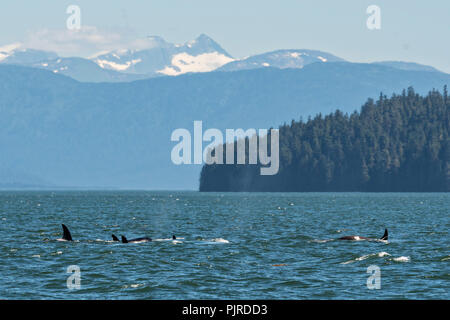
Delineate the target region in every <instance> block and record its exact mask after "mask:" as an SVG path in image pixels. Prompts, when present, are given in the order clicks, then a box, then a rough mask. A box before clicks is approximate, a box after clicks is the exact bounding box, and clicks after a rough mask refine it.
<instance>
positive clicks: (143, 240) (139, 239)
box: [122, 236, 152, 243]
mask: <svg viewBox="0 0 450 320" xmlns="http://www.w3.org/2000/svg"><path fill="white" fill-rule="evenodd" d="M149 241H152V238H149V237H141V238H134V239H129V240H128V239H127V238H126V237H125V236H122V243H133V242H149Z"/></svg>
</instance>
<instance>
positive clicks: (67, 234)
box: [62, 224, 73, 241]
mask: <svg viewBox="0 0 450 320" xmlns="http://www.w3.org/2000/svg"><path fill="white" fill-rule="evenodd" d="M62 228H63V237H62V239H63V240H66V241H73V240H72V235H71V234H70V231H69V228H67V227H66V225H65V224H62Z"/></svg>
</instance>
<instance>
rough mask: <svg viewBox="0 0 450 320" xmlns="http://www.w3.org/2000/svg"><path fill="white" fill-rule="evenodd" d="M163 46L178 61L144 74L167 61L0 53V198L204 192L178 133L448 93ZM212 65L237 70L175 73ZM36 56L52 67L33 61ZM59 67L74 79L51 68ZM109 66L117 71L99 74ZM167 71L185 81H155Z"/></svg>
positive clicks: (296, 59) (332, 68) (326, 60)
mask: <svg viewBox="0 0 450 320" xmlns="http://www.w3.org/2000/svg"><path fill="white" fill-rule="evenodd" d="M200 40H201V41H200ZM152 41H153V40H152ZM155 41H157V42H160V43H165V42H163V40H162V39H160V38H156V40H155ZM200 44H202V45H200ZM203 44H207V45H208V46H209V48H210V49H208V50H210V51H209V52H206V51H205V50H206V49H204V47H203ZM164 45H166V46H167V47H168V49H167V50H169V49H170V50H174V51H173V54H172V55H170V58H167V57H166V58H163V57H164V55H165V53H164V54H163V53H162V52H169V51H165V50H160V49H158V50H159V55H160V58H161V60H159V62H158V63H157V62H156V60H155V61H153V62H151V61H150V60H149V62H146V63H145V64H144V63H143V61H144V60H145V59H146V58H145V57H146V55H147V56H150V55H152V54H154V56H157V53H156V52H157V51H158V50H156V49H154V51H152V50H151V49H148V50H147V51H145V52H140V53H139V52H134V53H133V52H131V51H128V52H122V53H121V55H118V57H120V59H118V58H117V57H114V56H113V53H108V54H106V53H105V54H102V55H97V56H96V57H93V58H92V59H82V58H61V57H58V56H55V55H52V54H51V53H43V52H38V53H37V52H35V51H31V50H29V49H20V48H15V49H11V48H9V49H10V50H3V51H2V50H0V59H2V63H0V154H1V155H2V157H0V179H1V180H2V181H3V187H5V188H8V187H11V186H18V187H20V186H31V187H33V186H41V187H42V186H46V187H51V186H54V187H67V188H72V187H83V188H132V189H196V188H197V187H198V181H199V174H200V170H201V165H181V166H177V165H175V164H173V163H172V162H171V158H170V155H171V151H172V148H173V147H174V146H175V144H176V143H175V142H172V141H171V139H170V138H171V133H172V132H173V131H174V130H175V129H178V128H186V129H188V130H189V131H190V132H191V133H192V132H193V121H195V120H201V121H203V130H206V129H208V128H217V129H219V130H223V132H224V130H225V129H226V128H233V129H237V128H243V129H248V128H256V129H258V128H270V127H278V126H279V125H281V124H283V123H285V122H290V121H291V120H293V119H295V120H298V119H299V118H300V117H304V118H306V117H308V116H312V115H315V114H317V113H322V114H324V113H329V112H332V111H334V110H336V109H337V108H339V109H340V110H342V111H343V112H353V111H354V110H357V109H359V108H360V106H361V105H362V104H363V103H364V102H366V100H367V99H368V98H369V97H372V98H377V97H378V96H379V95H380V92H383V93H384V94H386V95H390V94H392V93H394V92H395V93H401V91H402V90H403V89H405V88H408V87H409V86H413V87H414V89H415V90H416V92H418V93H422V94H425V93H427V92H428V91H429V90H431V89H432V88H437V89H441V88H442V87H443V86H444V85H445V84H449V83H450V75H449V74H446V73H443V72H439V71H437V70H435V69H430V68H431V67H427V66H423V65H417V64H412V63H402V62H379V63H351V62H347V61H344V60H343V59H340V58H338V57H335V56H333V55H331V54H327V53H324V52H320V51H313V50H279V51H276V52H272V53H267V54H263V55H259V56H253V57H248V58H246V59H241V60H236V59H233V58H232V57H231V56H229V55H228V54H227V53H226V52H225V51H224V50H223V49H221V48H220V46H219V45H217V44H216V43H215V42H213V41H212V40H211V41H210V40H209V38H207V37H206V36H201V37H199V38H197V40H196V41H195V42H188V43H186V44H185V45H181V46H178V47H177V46H176V45H171V44H167V43H165V44H164ZM158 48H159V47H158ZM177 48H178V49H177ZM188 49H189V50H191V51H185V50H188ZM23 50H25V51H23ZM176 50H179V51H176ZM137 53H139V55H135V54H137ZM117 54H118V53H117ZM205 54H212V56H214V57H216V58H217V57H220V59H219V58H218V59H216V60H214V59H215V58H214V59H213V60H214V61H216V62H217V61H219V60H220V61H222V62H223V59H233V60H232V61H231V60H230V61H229V62H228V63H224V64H222V65H221V66H220V67H217V68H215V69H213V70H212V72H207V71H206V69H201V70H199V69H195V71H196V72H194V71H192V69H190V70H191V71H186V69H183V68H184V67H183V66H182V64H180V65H179V67H178V66H177V65H176V64H173V61H174V59H173V57H174V56H177V55H190V56H192V57H195V58H196V59H197V58H198V56H202V55H205ZM38 56H39V57H40V58H39V59H41V58H44V60H41V61H36V60H34V58H33V57H38ZM125 57H126V58H125ZM138 57H139V58H138ZM113 58H116V59H117V60H113ZM135 58H136V59H142V60H143V61H141V62H139V63H135V64H134V65H133V64H130V66H129V67H128V68H127V69H128V73H126V72H124V71H120V70H114V67H116V65H115V64H114V63H116V64H119V62H118V61H119V60H120V61H122V60H121V59H123V61H132V60H136V59H135ZM36 59H37V58H36ZM45 59H47V60H45ZM96 59H97V61H96ZM164 59H166V60H164ZM221 59H222V60H221ZM58 60H61V62H59V64H61V63H63V62H64V63H67V64H66V66H67V69H64V67H60V68H63V70H60V69H53V68H54V67H55V66H56V65H57V64H58ZM103 60H106V61H109V62H114V63H110V64H109V65H108V64H107V63H105V62H102V63H103V66H100V65H99V64H98V63H99V61H103ZM194 60H195V59H194ZM200 60H201V59H200ZM44 61H46V62H44ZM52 61H53V62H52ZM69 61H70V62H71V63H72V64H69ZM196 61H199V60H198V59H197V60H196ZM52 63H53V64H52ZM140 63H143V64H142V65H141V66H139V64H140ZM152 63H154V64H152ZM169 63H170V64H169ZM202 63H203V62H202ZM264 63H268V64H269V65H268V66H266V65H263V64H264ZM42 64H47V66H46V67H44V66H43V65H42ZM122 64H123V63H122ZM218 64H220V63H217V64H216V65H218ZM37 65H41V67H36V66H37ZM81 65H82V66H83V68H81V67H80V66H81ZM123 65H126V63H125V64H123ZM193 65H195V63H192V64H190V65H189V66H190V67H192V66H193ZM200 65H202V64H200ZM209 65H211V64H209ZM50 66H51V67H50ZM171 68H172V69H171ZM177 68H178V69H177ZM202 68H206V67H205V66H204V65H202ZM169 69H170V70H174V72H175V73H176V72H179V73H181V74H179V75H177V76H168V75H165V74H164V73H159V74H157V73H158V72H156V71H155V70H166V71H167V73H169V71H168V70H169ZM226 69H228V70H226ZM54 70H59V71H58V72H54ZM92 70H97V71H95V72H94V71H92ZM152 70H153V71H152ZM69 71H70V74H71V76H69V74H68V72H69ZM184 71H186V72H184ZM199 71H203V72H199ZM171 72H172V71H171ZM150 74H151V76H149V75H150ZM131 76H132V77H134V81H130V79H131V78H128V77H131ZM120 77H121V78H120ZM76 78H78V79H80V78H83V79H84V80H85V81H88V80H89V82H81V81H78V80H75V79H76ZM94 78H95V80H93V79H94ZM106 78H107V79H109V80H108V81H106V80H105V79H106ZM96 82H97V83H96ZM111 82H114V83H111ZM204 146H206V143H205V144H204ZM2 181H0V188H2Z"/></svg>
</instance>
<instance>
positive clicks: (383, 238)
mask: <svg viewBox="0 0 450 320" xmlns="http://www.w3.org/2000/svg"><path fill="white" fill-rule="evenodd" d="M388 237H389V234H388V229H384V234H383V236H382V237H381V238H380V239H374V238H367V237H360V236H345V237H340V238H337V240H350V241H358V240H367V241H379V240H387V239H388Z"/></svg>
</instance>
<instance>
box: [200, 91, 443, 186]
mask: <svg viewBox="0 0 450 320" xmlns="http://www.w3.org/2000/svg"><path fill="white" fill-rule="evenodd" d="M449 111H450V99H449V97H448V92H447V86H445V87H444V90H443V93H440V92H439V91H437V90H434V89H433V90H432V91H430V92H429V93H428V95H426V96H420V95H419V94H417V93H415V91H414V89H413V88H411V87H410V88H408V89H407V90H403V92H402V94H400V95H398V94H394V95H393V96H392V97H390V98H388V97H387V96H385V95H383V94H380V96H379V98H378V100H377V101H374V100H373V99H368V100H367V102H366V103H365V104H364V105H363V106H362V107H361V110H360V112H356V111H355V112H354V113H352V114H350V115H349V114H344V113H343V112H341V111H339V110H337V111H336V112H334V113H332V114H329V115H326V116H323V115H321V114H318V115H317V116H315V117H314V118H313V119H312V118H309V119H308V120H307V121H303V120H300V121H292V122H291V123H290V124H284V125H282V126H281V127H280V128H279V136H280V149H279V150H280V164H279V166H280V167H279V171H278V174H276V175H273V176H264V175H260V170H259V169H260V165H259V164H256V165H250V164H248V162H247V164H244V165H242V164H240V165H239V164H233V165H231V164H211V165H204V166H203V168H202V172H201V176H200V188H199V189H200V191H273V192H296V191H298V192H301V191H320V192H322V191H323V192H325V191H367V192H409V191H412V192H448V191H450V141H449V135H448V131H449V130H448V129H449V121H450V119H449V114H450V112H449ZM223 149H224V150H225V147H224V148H223ZM235 150H236V148H235ZM235 152H236V151H235ZM224 157H225V155H224ZM235 157H236V154H235ZM246 160H247V161H248V157H246ZM235 163H236V162H235Z"/></svg>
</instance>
